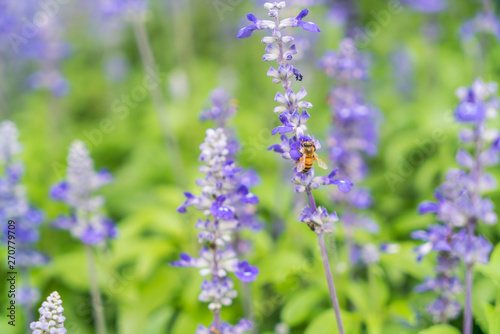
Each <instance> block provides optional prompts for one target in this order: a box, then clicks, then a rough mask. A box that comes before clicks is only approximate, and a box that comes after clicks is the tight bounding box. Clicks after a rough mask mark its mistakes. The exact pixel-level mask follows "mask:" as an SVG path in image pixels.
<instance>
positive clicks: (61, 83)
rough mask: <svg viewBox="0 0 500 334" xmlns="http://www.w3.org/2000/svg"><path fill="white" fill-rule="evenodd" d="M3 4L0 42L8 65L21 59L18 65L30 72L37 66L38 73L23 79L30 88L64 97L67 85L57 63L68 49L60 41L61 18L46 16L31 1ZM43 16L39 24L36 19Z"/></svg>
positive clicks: (65, 54) (0, 47)
mask: <svg viewBox="0 0 500 334" xmlns="http://www.w3.org/2000/svg"><path fill="white" fill-rule="evenodd" d="M2 2H3V1H2ZM2 2H0V8H1V10H0V31H2V36H5V37H6V38H4V39H2V41H0V53H2V54H5V56H6V57H7V56H9V57H10V58H11V62H17V63H19V60H23V61H24V62H23V63H22V64H21V65H22V66H29V69H30V70H31V67H32V66H31V65H32V62H34V63H35V64H37V66H38V67H39V70H36V71H35V72H33V73H31V75H29V76H28V78H27V80H26V84H27V85H28V86H29V87H30V88H31V89H35V90H37V89H47V90H49V91H50V92H52V94H53V95H54V96H64V95H66V94H67V93H68V91H69V83H68V80H67V79H66V78H65V77H64V76H63V74H62V72H61V70H60V69H59V63H60V62H61V60H63V59H64V58H66V57H67V55H68V54H69V49H70V48H69V46H68V44H67V43H65V42H64V41H63V38H62V35H63V29H62V28H61V25H60V22H59V16H60V15H52V16H50V15H45V12H44V11H43V10H42V11H41V12H40V6H39V3H38V2H37V1H34V0H26V1H7V2H6V3H2ZM63 9H64V8H63V7H61V8H60V10H61V11H62V10H63ZM41 14H43V15H41ZM43 17H45V19H44V20H45V21H44V23H43V24H42V25H40V24H39V23H40V22H39V21H38V20H39V19H40V18H43ZM26 60H28V61H26Z"/></svg>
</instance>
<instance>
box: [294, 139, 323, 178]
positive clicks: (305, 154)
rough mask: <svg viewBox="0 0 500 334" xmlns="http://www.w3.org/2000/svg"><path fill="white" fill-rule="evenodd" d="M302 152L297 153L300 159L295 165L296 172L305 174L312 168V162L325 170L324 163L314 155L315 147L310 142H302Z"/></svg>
mask: <svg viewBox="0 0 500 334" xmlns="http://www.w3.org/2000/svg"><path fill="white" fill-rule="evenodd" d="M301 146H302V150H300V151H299V152H300V153H301V154H302V157H301V158H300V159H299V164H298V165H297V172H299V173H300V172H302V173H307V172H309V170H310V169H311V168H312V166H313V162H314V160H316V161H317V162H318V166H319V167H321V168H323V169H327V168H328V166H327V165H326V163H325V162H324V161H323V159H321V158H320V157H319V156H318V155H317V154H316V146H315V145H314V142H312V141H304V142H302V143H301Z"/></svg>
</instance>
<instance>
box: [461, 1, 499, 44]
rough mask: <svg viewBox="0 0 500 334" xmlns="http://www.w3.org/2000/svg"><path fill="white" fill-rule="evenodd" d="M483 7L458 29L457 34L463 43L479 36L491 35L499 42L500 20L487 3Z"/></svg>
mask: <svg viewBox="0 0 500 334" xmlns="http://www.w3.org/2000/svg"><path fill="white" fill-rule="evenodd" d="M484 7H485V8H483V10H481V11H479V12H478V13H477V14H476V15H475V16H474V17H473V18H471V19H470V20H468V21H467V22H465V23H464V24H463V25H462V26H461V27H460V30H459V34H460V37H461V38H462V40H463V41H464V42H467V41H469V40H470V39H472V38H474V37H475V36H477V35H479V34H491V35H493V36H494V37H495V38H496V39H497V40H499V41H500V20H499V19H498V17H497V16H496V15H495V11H494V10H493V9H492V7H491V4H490V3H489V1H485V6H484Z"/></svg>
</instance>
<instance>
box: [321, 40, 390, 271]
mask: <svg viewBox="0 0 500 334" xmlns="http://www.w3.org/2000/svg"><path fill="white" fill-rule="evenodd" d="M319 66H320V67H321V68H322V69H323V70H324V71H325V73H326V74H327V75H328V76H330V77H332V78H334V80H335V87H334V88H333V89H332V90H331V91H330V94H329V104H330V108H331V110H332V120H333V122H332V123H333V125H332V126H331V129H330V131H329V136H328V148H329V155H330V160H331V161H332V162H334V164H335V165H336V166H338V168H339V174H340V175H341V176H342V177H346V178H348V179H349V180H352V181H353V182H355V183H356V184H358V183H360V182H362V181H363V180H364V179H365V178H366V176H367V174H368V166H367V163H366V161H365V159H366V157H367V156H368V157H371V156H374V155H375V154H376V153H377V143H378V139H379V134H378V133H379V123H380V119H381V115H380V112H379V111H378V110H377V109H376V108H374V107H372V106H371V105H369V104H368V103H366V101H365V99H364V96H363V91H362V89H361V86H362V83H363V81H365V80H366V79H368V77H369V73H368V61H367V57H366V56H365V55H364V54H362V53H360V52H359V50H358V49H357V47H356V44H355V43H354V41H353V40H352V39H350V38H345V39H343V40H342V41H341V42H340V46H339V50H338V51H328V52H327V53H326V55H325V57H324V58H322V59H321V60H320V62H319ZM332 196H333V198H332V199H333V200H334V201H336V202H338V203H342V205H343V207H344V211H343V215H342V222H343V225H344V229H345V232H346V237H347V238H348V244H349V248H350V254H351V256H350V257H351V259H350V260H351V261H352V262H353V264H355V263H356V262H358V261H359V260H363V258H364V257H362V256H357V254H359V251H358V249H359V248H360V247H359V246H358V245H355V244H354V242H353V237H354V233H355V229H357V228H361V229H363V230H366V231H368V232H370V233H376V232H378V230H379V227H378V224H377V223H376V222H374V221H373V220H372V219H370V217H368V216H366V215H365V214H362V213H360V212H359V211H360V210H364V209H367V208H369V207H370V206H371V203H372V198H371V195H370V191H369V189H367V188H363V187H356V188H355V189H353V190H352V191H351V192H350V193H349V194H345V195H342V196H339V195H338V194H337V193H333V195H332Z"/></svg>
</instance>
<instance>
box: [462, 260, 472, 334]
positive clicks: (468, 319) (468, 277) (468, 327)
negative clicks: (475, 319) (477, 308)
mask: <svg viewBox="0 0 500 334" xmlns="http://www.w3.org/2000/svg"><path fill="white" fill-rule="evenodd" d="M472 279H473V278H472V265H467V266H466V269H465V314H464V324H463V325H464V331H463V332H464V334H472Z"/></svg>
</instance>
